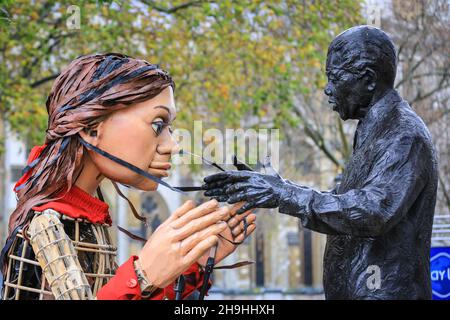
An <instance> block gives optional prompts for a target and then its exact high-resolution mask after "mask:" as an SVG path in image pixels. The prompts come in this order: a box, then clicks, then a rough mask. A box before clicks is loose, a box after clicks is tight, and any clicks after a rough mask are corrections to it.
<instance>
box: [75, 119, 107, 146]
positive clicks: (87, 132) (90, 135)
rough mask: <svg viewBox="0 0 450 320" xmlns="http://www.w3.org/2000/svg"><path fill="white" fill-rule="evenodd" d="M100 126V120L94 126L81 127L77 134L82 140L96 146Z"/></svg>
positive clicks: (100, 134)
mask: <svg viewBox="0 0 450 320" xmlns="http://www.w3.org/2000/svg"><path fill="white" fill-rule="evenodd" d="M102 128H103V122H100V123H99V124H97V126H95V127H92V128H85V129H83V130H82V131H80V132H79V135H80V137H81V138H82V139H83V140H84V141H86V142H88V143H90V144H92V145H93V146H98V143H99V140H100V139H101V137H102Z"/></svg>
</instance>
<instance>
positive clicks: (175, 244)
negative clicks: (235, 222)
mask: <svg viewBox="0 0 450 320" xmlns="http://www.w3.org/2000/svg"><path fill="white" fill-rule="evenodd" d="M228 218H229V208H228V207H222V208H219V203H218V202H217V201H216V200H211V201H208V202H205V203H203V204H202V205H200V206H198V207H195V204H194V202H193V201H187V202H185V203H184V204H183V205H182V206H181V207H180V208H178V209H177V210H176V211H175V212H174V213H173V214H172V215H171V216H170V217H169V218H168V219H167V220H166V221H164V223H162V224H161V225H160V226H159V227H158V228H157V229H156V230H155V232H154V233H153V234H152V236H151V237H150V239H149V240H148V241H147V243H146V244H145V246H144V248H143V249H142V250H141V252H140V254H139V261H140V264H141V266H142V269H143V271H144V273H145V275H146V276H147V278H148V280H149V281H150V283H151V284H152V285H154V286H157V287H159V288H164V287H166V286H167V285H169V284H170V283H172V282H173V281H174V280H175V279H176V278H177V277H179V276H180V275H181V274H182V273H183V272H184V271H186V270H187V269H188V268H189V266H191V265H192V264H193V263H195V262H196V261H198V259H200V257H201V256H202V255H203V254H204V252H207V251H208V250H209V249H210V248H211V247H212V246H214V245H216V244H217V242H218V240H219V239H218V234H219V233H221V232H223V231H224V230H225V229H226V228H227V223H226V222H223V221H225V220H227V219H228ZM221 220H223V221H222V222H221Z"/></svg>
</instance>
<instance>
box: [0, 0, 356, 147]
mask: <svg viewBox="0 0 450 320" xmlns="http://www.w3.org/2000/svg"><path fill="white" fill-rule="evenodd" d="M72 2H73V1H62V2H61V1H50V0H47V1H38V2H33V3H30V2H29V1H25V0H19V1H3V2H2V9H1V10H0V27H1V28H2V32H1V34H0V60H1V65H0V107H1V109H2V111H3V112H6V116H7V118H8V120H9V121H10V122H11V123H12V127H13V128H14V129H15V130H16V131H18V132H19V133H21V134H22V136H24V137H26V138H27V139H28V140H30V141H31V142H32V143H42V139H43V136H44V130H45V127H46V119H45V118H46V116H45V104H44V102H45V99H46V96H47V94H48V93H49V91H50V87H51V81H48V82H45V81H44V82H43V84H41V85H39V86H35V87H33V84H34V83H36V82H37V81H40V80H42V79H44V78H46V77H49V78H50V79H51V76H52V75H54V74H57V73H58V72H59V70H60V69H61V68H63V67H64V66H66V65H67V64H68V63H69V62H70V61H71V60H72V59H74V58H75V57H77V56H79V55H82V54H89V53H95V52H107V51H115V52H123V53H125V54H128V55H131V56H137V57H140V58H143V59H146V60H148V61H150V62H152V63H158V64H160V65H161V66H162V67H163V68H165V69H167V70H168V71H169V72H170V73H171V74H172V76H173V77H174V79H175V82H176V84H177V89H176V92H175V94H176V101H177V105H178V110H179V116H178V118H177V122H176V124H175V125H176V126H177V127H185V128H189V127H190V126H191V124H192V121H193V120H195V119H201V120H204V121H205V127H206V126H208V124H210V125H215V126H216V125H217V123H220V124H221V125H222V126H226V127H241V126H243V125H244V126H245V121H242V120H243V119H245V118H246V117H257V118H258V119H262V118H265V119H267V118H273V123H274V124H287V125H290V126H296V125H298V123H299V121H298V118H297V115H296V114H295V113H294V112H293V107H294V101H296V99H297V100H298V97H299V96H300V97H304V96H308V95H311V94H313V93H314V92H317V90H322V86H324V83H325V77H324V73H323V72H322V71H323V64H324V61H325V55H326V50H327V46H328V43H329V41H330V40H331V38H332V37H333V36H334V35H335V34H337V32H340V31H342V30H344V29H345V28H347V27H349V26H351V25H354V24H357V23H358V22H359V19H360V15H359V11H360V6H359V1H350V0H347V1H343V2H342V3H341V2H340V4H339V6H337V5H336V4H335V1H320V2H317V3H316V2H313V3H312V4H301V3H299V2H298V1H293V0H274V1H261V0H243V1H236V0H222V1H207V0H204V1H201V0H199V1H186V0H183V1H181V0H180V1H148V0H146V1H83V2H81V3H80V4H79V8H80V12H81V17H80V18H81V19H80V22H81V24H80V28H79V29H69V28H68V27H67V25H66V21H67V18H68V17H69V16H70V15H71V13H70V12H68V11H67V8H68V7H69V6H70V5H72V4H73V3H72ZM31 128H32V130H31ZM37 131H39V133H38V134H37V133H36V132H37Z"/></svg>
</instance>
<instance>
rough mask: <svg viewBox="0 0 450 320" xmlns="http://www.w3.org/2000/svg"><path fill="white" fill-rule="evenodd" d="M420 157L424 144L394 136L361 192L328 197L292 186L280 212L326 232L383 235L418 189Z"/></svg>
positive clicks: (423, 172)
mask: <svg viewBox="0 0 450 320" xmlns="http://www.w3.org/2000/svg"><path fill="white" fill-rule="evenodd" d="M425 157H429V153H428V152H426V149H425V148H424V143H423V142H421V141H420V140H417V139H413V138H409V137H403V138H398V139H397V141H395V142H393V143H391V144H390V146H389V147H388V148H387V149H386V150H385V151H384V152H383V153H382V154H381V155H380V156H379V157H378V159H377V160H376V161H375V163H373V165H372V170H371V173H370V174H369V176H368V178H367V179H366V180H365V181H364V183H363V184H362V187H361V188H359V189H352V190H349V191H348V192H346V193H343V194H333V193H329V192H320V191H316V190H314V189H311V188H307V187H300V186H292V185H291V187H290V188H289V190H288V192H286V194H285V196H284V197H283V199H281V201H280V207H279V211H280V212H281V213H286V214H289V215H292V216H296V217H299V218H300V219H301V220H302V224H303V225H304V226H305V227H307V228H309V229H312V230H315V231H318V232H322V233H326V234H348V235H354V236H361V237H371V236H377V235H380V234H383V233H384V232H386V231H387V230H389V229H390V228H391V227H392V226H393V225H395V224H396V223H397V222H398V221H400V219H401V218H402V217H403V216H404V215H405V214H406V213H407V212H408V210H409V208H410V207H411V205H412V204H413V203H414V201H415V200H416V198H417V196H418V195H419V194H420V192H421V190H422V189H423V187H424V185H425V183H426V179H427V177H426V176H425V175H426V172H427V170H426V167H425V166H427V163H428V164H429V163H430V162H429V161H428V160H427V159H426V158H425ZM368 165H370V164H368Z"/></svg>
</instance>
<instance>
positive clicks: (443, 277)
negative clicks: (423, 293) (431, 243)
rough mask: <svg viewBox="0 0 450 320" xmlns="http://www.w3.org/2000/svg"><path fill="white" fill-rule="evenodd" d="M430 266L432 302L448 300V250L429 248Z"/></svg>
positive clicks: (449, 275)
mask: <svg viewBox="0 0 450 320" xmlns="http://www.w3.org/2000/svg"><path fill="white" fill-rule="evenodd" d="M430 264H431V266H430V271H431V288H432V289H433V300H450V248H449V247H435V248H431V257H430Z"/></svg>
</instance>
